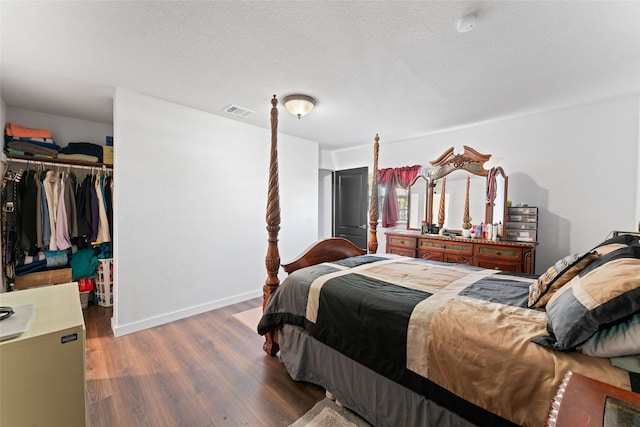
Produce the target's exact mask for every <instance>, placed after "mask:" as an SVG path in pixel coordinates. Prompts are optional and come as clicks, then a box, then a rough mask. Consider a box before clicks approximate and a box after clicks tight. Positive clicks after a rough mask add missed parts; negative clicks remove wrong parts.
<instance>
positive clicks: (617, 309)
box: [532, 246, 640, 350]
mask: <svg viewBox="0 0 640 427" xmlns="http://www.w3.org/2000/svg"><path fill="white" fill-rule="evenodd" d="M546 311H547V319H548V323H547V332H549V336H542V337H535V338H533V339H532V341H533V342H535V343H537V344H540V345H543V346H545V347H549V348H552V349H554V350H572V349H574V348H575V347H576V346H577V345H579V344H582V343H583V342H585V341H586V340H587V339H588V338H589V337H591V336H592V335H593V334H595V333H596V332H597V331H598V330H599V329H601V327H605V326H608V325H611V324H613V323H615V322H617V321H619V320H621V319H624V318H625V317H629V316H631V315H632V314H634V313H636V312H638V311H640V246H627V247H625V248H622V249H618V250H615V251H613V252H611V253H609V254H607V255H604V256H602V257H600V258H599V259H597V260H596V261H593V262H592V263H591V264H589V265H588V266H586V267H585V268H584V269H583V270H582V271H581V272H580V273H578V275H577V276H575V277H574V278H573V279H571V281H570V282H569V283H567V284H566V285H565V286H563V287H562V288H560V289H558V290H557V291H556V292H555V293H554V294H553V295H552V296H551V298H550V299H549V302H548V303H547V307H546Z"/></svg>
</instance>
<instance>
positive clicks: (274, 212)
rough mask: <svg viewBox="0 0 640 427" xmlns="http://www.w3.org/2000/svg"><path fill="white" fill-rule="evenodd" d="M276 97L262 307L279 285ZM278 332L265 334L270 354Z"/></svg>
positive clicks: (276, 350) (274, 348)
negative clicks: (265, 271)
mask: <svg viewBox="0 0 640 427" xmlns="http://www.w3.org/2000/svg"><path fill="white" fill-rule="evenodd" d="M277 105H278V99H277V98H276V96H275V95H273V99H271V160H270V163H269V197H268V199H267V233H268V234H269V238H268V240H269V247H268V248H267V257H266V259H265V264H266V266H267V280H266V282H265V284H264V286H263V287H262V309H263V310H264V307H265V306H266V305H267V301H269V298H270V297H271V294H272V293H273V292H275V290H276V289H277V288H278V286H279V285H280V279H279V278H278V270H279V269H280V252H279V251H278V232H279V231H280V194H279V184H278V108H277ZM277 333H278V332H277V331H274V332H269V333H267V334H266V335H265V337H264V338H265V343H264V344H263V346H262V348H263V349H264V351H265V352H267V353H268V354H269V355H271V356H275V355H276V353H277V352H278V350H279V345H278V342H277V339H276V334H277Z"/></svg>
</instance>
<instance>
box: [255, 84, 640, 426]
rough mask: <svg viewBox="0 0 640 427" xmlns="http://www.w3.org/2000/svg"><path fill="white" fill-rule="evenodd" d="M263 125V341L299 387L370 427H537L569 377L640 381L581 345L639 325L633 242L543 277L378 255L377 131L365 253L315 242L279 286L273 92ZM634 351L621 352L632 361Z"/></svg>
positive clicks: (639, 275)
mask: <svg viewBox="0 0 640 427" xmlns="http://www.w3.org/2000/svg"><path fill="white" fill-rule="evenodd" d="M271 124H272V140H271V163H270V173H269V198H268V205H267V230H268V235H269V239H268V241H269V247H268V252H267V257H266V267H267V280H266V283H265V285H264V303H263V308H264V314H263V317H262V319H261V321H260V324H259V325H258V332H259V333H260V334H263V335H265V344H264V350H265V351H266V352H267V353H268V354H270V355H272V356H274V355H276V353H277V352H278V351H280V358H281V360H282V362H283V363H284V364H285V367H286V369H287V371H288V373H289V374H290V375H291V377H292V378H293V379H294V380H302V381H308V382H311V383H315V384H318V385H320V386H322V387H324V388H325V389H326V390H327V391H330V392H331V393H333V395H334V396H335V397H336V399H337V400H339V401H340V402H341V403H342V404H344V405H345V406H346V407H348V408H350V409H352V410H354V411H355V412H357V413H358V414H360V415H361V416H362V417H363V418H365V419H366V420H367V421H369V422H370V423H372V424H373V425H375V426H400V425H404V426H424V425H438V426H445V425H457V426H458V425H459V426H471V425H486V426H499V425H527V426H540V425H543V424H544V423H545V421H546V420H547V417H548V414H549V409H550V405H551V402H552V400H553V397H554V395H555V394H556V391H557V390H558V387H559V386H560V384H561V383H562V380H563V377H564V376H565V374H566V373H567V372H569V371H573V372H576V373H580V374H583V375H585V376H588V377H591V378H595V379H598V380H600V381H603V382H606V383H609V384H612V385H614V386H616V387H620V388H623V389H627V390H629V389H632V388H633V387H632V384H637V382H636V378H637V376H636V374H633V373H631V372H629V371H627V370H624V369H621V368H618V367H614V366H612V363H611V361H610V359H609V357H611V356H607V355H604V356H603V353H602V352H600V353H599V352H598V351H600V350H602V348H600V347H602V343H601V342H600V343H597V342H596V343H595V344H593V343H592V344H591V347H592V348H591V349H589V351H587V347H589V346H588V345H587V344H588V343H589V342H590V341H593V339H594V336H595V335H597V333H596V332H598V333H600V332H599V331H602V330H604V329H605V327H607V326H609V325H611V324H620V323H621V322H624V321H627V320H629V319H631V318H635V317H637V316H638V315H637V313H638V312H639V310H640V293H639V290H640V243H639V242H638V238H634V237H633V236H626V237H625V236H618V237H615V238H612V239H609V240H607V241H605V242H602V243H601V244H599V245H597V246H596V247H594V248H592V249H591V250H590V251H588V252H586V253H585V254H583V255H581V256H575V257H573V258H571V259H569V257H567V259H565V260H562V261H564V262H563V263H561V262H559V263H558V264H556V265H555V266H554V267H553V268H550V269H549V271H548V272H547V273H546V274H547V276H546V278H545V279H544V280H542V278H538V277H534V276H531V275H525V274H517V273H505V272H502V271H498V270H492V269H485V268H480V267H474V266H472V265H466V264H445V263H443V262H435V261H428V260H423V259H417V258H412V257H402V256H398V255H392V254H376V252H377V237H376V227H377V222H378V217H377V216H378V206H377V204H378V200H377V188H376V185H377V181H376V179H377V168H378V164H377V157H378V146H379V145H378V144H379V142H378V136H377V135H376V138H375V143H374V167H373V169H374V170H373V186H372V191H371V208H370V212H369V213H370V238H369V244H368V253H365V251H364V250H362V249H359V248H357V247H355V246H354V245H353V244H351V243H350V242H348V241H347V240H344V239H341V238H331V239H326V240H323V241H321V242H318V243H317V244H315V245H313V246H312V247H311V248H310V249H309V250H308V251H306V252H305V253H304V254H303V255H302V256H301V257H299V258H298V259H296V260H295V261H293V262H291V263H289V264H286V265H284V266H283V267H284V270H285V271H286V272H287V273H288V274H289V276H288V277H287V279H286V280H285V281H283V283H282V284H280V282H279V280H278V276H277V272H278V269H279V266H280V257H279V252H278V246H277V242H278V231H279V229H280V209H279V194H278V162H277V124H278V110H277V99H276V97H275V96H274V98H273V100H272V109H271ZM571 278H573V280H569V279H571ZM605 285H606V286H605ZM605 288H606V289H605ZM583 294H588V295H589V298H588V299H590V302H587V303H585V302H584V298H583V297H582V296H581V295H583ZM529 305H531V306H532V308H529ZM637 323H639V324H640V319H638V322H637ZM534 341H535V342H534ZM628 341H630V340H629V339H627V340H626V341H625V344H627V347H629V346H632V347H633V346H635V347H637V346H638V345H640V344H637V343H629V342H628ZM631 341H633V340H631ZM636 341H637V340H636ZM599 346H600V347H599ZM635 347H634V348H632V349H630V350H629V349H627V350H626V351H627V354H638V353H640V351H637V349H636V348H635ZM593 348H599V350H598V351H596V350H593ZM576 349H580V350H582V351H576ZM629 352H630V353H629ZM597 355H599V356H600V357H596V356H597Z"/></svg>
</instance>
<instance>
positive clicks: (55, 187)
mask: <svg viewBox="0 0 640 427" xmlns="http://www.w3.org/2000/svg"><path fill="white" fill-rule="evenodd" d="M42 185H43V186H44V192H45V195H46V198H47V207H48V209H49V228H50V229H51V238H50V239H49V250H52V251H55V250H57V249H58V246H57V245H56V218H57V211H58V196H59V194H60V182H59V180H58V177H57V175H56V174H55V173H54V172H53V171H47V174H46V175H45V178H44V181H42Z"/></svg>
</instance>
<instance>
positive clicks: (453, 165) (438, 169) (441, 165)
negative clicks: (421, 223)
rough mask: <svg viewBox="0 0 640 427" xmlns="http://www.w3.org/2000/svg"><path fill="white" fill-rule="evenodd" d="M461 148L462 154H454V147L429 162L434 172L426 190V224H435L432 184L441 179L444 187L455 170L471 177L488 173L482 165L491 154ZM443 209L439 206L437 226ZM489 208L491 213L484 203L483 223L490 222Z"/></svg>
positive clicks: (458, 231)
mask: <svg viewBox="0 0 640 427" xmlns="http://www.w3.org/2000/svg"><path fill="white" fill-rule="evenodd" d="M463 148H464V152H463V153H462V154H455V153H454V147H451V148H449V149H448V150H447V151H445V152H444V153H443V154H442V155H441V156H440V157H439V158H437V159H436V160H433V161H431V162H430V163H431V165H432V166H433V167H434V168H435V171H434V172H433V174H431V175H430V176H429V178H430V179H429V183H430V184H431V185H428V190H427V191H428V197H427V222H429V223H432V222H435V221H434V218H433V214H432V212H433V199H434V197H433V192H434V187H435V185H433V184H434V183H435V182H436V181H437V180H439V179H443V185H444V182H445V181H446V179H445V178H446V176H447V175H449V174H450V173H451V172H454V171H457V170H462V171H466V172H468V173H470V174H472V175H477V176H481V177H486V176H487V175H488V173H489V171H488V170H487V169H485V168H484V164H485V163H486V162H487V161H488V160H489V159H490V158H491V154H482V153H479V152H478V151H476V150H474V149H473V148H471V147H469V146H467V145H463ZM503 173H504V171H503ZM505 193H506V190H505ZM466 197H467V200H468V198H469V194H468V186H467V195H466ZM494 197H495V196H494ZM440 200H441V202H443V201H444V198H441V199H440ZM467 203H468V202H467ZM491 205H492V204H491ZM443 208H444V206H441V209H440V214H439V218H437V221H438V224H440V223H442V222H443V221H444V209H443ZM491 208H492V209H491V211H489V204H488V203H485V219H484V221H485V222H486V221H487V220H490V221H491V220H492V214H493V206H491ZM465 221H466V219H465ZM503 228H504V227H503ZM449 231H452V232H456V233H460V230H449Z"/></svg>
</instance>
